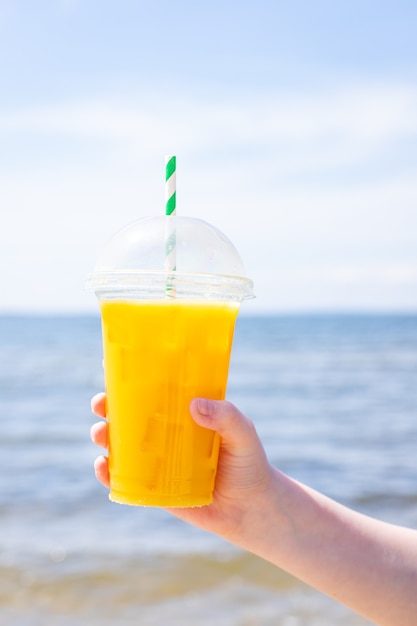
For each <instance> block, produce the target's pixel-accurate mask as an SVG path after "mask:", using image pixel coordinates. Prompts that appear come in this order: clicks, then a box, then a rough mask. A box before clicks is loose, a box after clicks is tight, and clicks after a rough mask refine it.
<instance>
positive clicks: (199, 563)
mask: <svg viewBox="0 0 417 626" xmlns="http://www.w3.org/2000/svg"><path fill="white" fill-rule="evenodd" d="M102 389H103V373H102V344H101V327H100V319H99V317H98V316H95V315H88V316H81V315H76V316H62V315H61V316H30V315H23V316H16V315H7V316H6V315H3V316H0V524H1V532H0V624H1V625H3V624H4V625H7V626H14V625H16V626H49V625H51V626H87V625H88V626H96V625H97V626H98V625H100V626H107V625H116V626H119V625H120V626H123V625H125V624H126V625H127V624H138V625H140V626H161V625H169V626H188V625H189V626H191V625H192V626H195V625H196V624H198V625H199V626H212V625H213V624H216V626H269V625H274V626H338V625H340V626H342V625H343V626H364V625H365V624H369V622H367V621H366V620H364V619H363V618H361V617H358V616H357V615H355V614H354V613H353V612H352V611H351V610H349V609H347V608H345V607H343V606H341V605H339V604H338V603H336V602H335V601H333V600H331V599H329V598H328V597H326V596H325V595H323V594H321V593H319V592H317V591H315V590H313V589H311V588H310V587H308V586H306V585H305V584H303V583H301V582H300V581H298V580H296V579H295V578H293V577H291V576H289V575H288V574H286V573H285V572H284V571H282V570H280V569H279V568H276V567H274V566H273V565H271V564H269V563H266V562H264V561H262V560H261V559H259V558H258V557H255V556H253V555H251V554H248V553H246V552H244V551H242V550H239V549H238V548H236V547H233V546H231V545H229V544H228V543H226V542H225V541H224V540H222V539H220V538H219V537H216V536H214V535H211V534H209V533H206V532H203V531H201V530H197V529H195V528H193V527H191V526H189V525H187V524H185V523H184V522H181V521H180V520H178V519H176V518H174V517H172V516H171V515H170V514H169V513H167V512H166V511H164V510H160V509H156V508H142V507H127V506H122V505H118V504H114V503H111V502H110V501H109V500H108V497H107V491H106V489H105V488H104V487H103V486H102V485H100V484H99V483H98V482H97V481H96V479H95V477H94V472H93V461H94V458H95V457H96V456H97V454H98V453H99V452H100V451H99V450H98V449H97V448H96V447H95V446H94V445H93V444H92V443H91V441H90V438H89V431H90V427H91V425H92V424H93V423H94V422H95V421H96V418H95V417H94V416H93V415H92V414H91V411H90V398H91V397H92V395H93V394H95V393H96V392H98V391H101V390H102ZM228 399H229V400H231V401H232V402H234V403H235V404H237V405H238V406H239V407H240V409H241V410H242V411H243V412H245V413H246V414H247V415H249V416H250V417H251V418H252V420H253V421H254V422H255V425H256V428H257V430H258V433H259V435H260V436H261V438H262V440H263V442H264V445H265V448H266V451H267V454H268V456H269V458H270V461H271V462H272V463H273V464H274V465H276V466H277V467H279V468H280V469H281V470H282V471H284V472H285V473H287V474H289V475H290V476H292V477H294V478H296V479H298V480H300V481H302V482H304V483H307V484H308V485H310V486H311V487H313V488H315V489H318V490H320V491H322V492H324V493H325V494H327V495H328V496H330V497H332V498H334V499H336V500H338V501H339V502H342V503H344V504H346V505H347V506H350V507H352V508H354V509H356V510H359V511H361V512H363V513H365V514H368V515H371V516H375V517H378V518H380V519H384V520H387V521H389V522H393V523H396V524H401V525H406V526H410V527H414V528H416V527H417V315H412V314H403V315H400V314H395V315H388V314H387V315H383V314H380V315H373V314H372V315H371V314H369V315H365V314H363V315H362V314H354V315H351V314H337V315H330V314H326V315H319V314H315V315H304V314H303V315H301V314H300V315H262V316H258V317H257V316H250V315H247V314H245V313H243V312H242V313H241V315H240V316H239V319H238V322H237V326H236V332H235V341H234V347H233V354H232V360H231V367H230V377H229V386H228Z"/></svg>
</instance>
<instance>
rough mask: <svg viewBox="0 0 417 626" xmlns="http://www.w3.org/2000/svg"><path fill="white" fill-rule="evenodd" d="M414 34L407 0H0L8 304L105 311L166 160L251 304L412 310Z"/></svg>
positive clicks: (415, 9) (1, 252)
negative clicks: (95, 286) (98, 263)
mask: <svg viewBox="0 0 417 626" xmlns="http://www.w3.org/2000/svg"><path fill="white" fill-rule="evenodd" d="M416 27H417V4H416V3H414V2H411V1H409V2H405V1H401V0H400V1H397V2H384V1H379V2H377V1H371V0H361V1H358V0H353V1H350V2H343V3H342V2H335V1H334V0H333V1H330V0H328V1H319V0H318V1H314V2H309V1H307V0H304V1H302V0H298V1H297V0H295V1H294V2H291V3H288V2H281V1H279V0H276V1H272V0H270V1H267V0H257V1H256V2H255V1H252V2H245V1H240V2H238V1H236V0H230V1H227V0H222V1H217V0H216V1H214V2H211V3H198V2H195V1H194V2H191V1H189V2H185V1H181V0H178V1H177V2H172V3H171V2H168V1H167V0H165V1H164V2H162V1H160V0H149V1H146V2H145V1H141V0H137V1H136V2H134V1H133V0H121V1H120V2H114V1H113V2H109V1H107V0H101V1H100V0H49V1H46V0H37V2H31V1H30V0H0V58H1V59H2V63H1V64H0V84H1V92H0V93H1V97H0V262H1V268H2V283H3V288H2V291H1V294H0V311H27V312H29V311H58V312H66V311H68V312H72V311H94V310H96V303H95V299H94V296H93V295H92V294H89V293H86V292H84V291H83V284H84V280H85V276H86V274H87V273H88V272H89V271H90V270H91V268H92V266H93V265H94V261H95V259H96V258H97V256H98V254H99V253H100V250H101V249H102V247H103V246H104V244H105V243H106V241H107V240H108V239H109V237H111V235H112V234H113V233H114V232H116V231H117V230H118V229H119V228H121V227H122V226H124V225H125V224H126V223H128V222H130V221H132V220H134V219H136V218H139V217H142V216H145V215H158V214H160V213H162V212H163V210H164V157H165V155H166V154H176V155H177V162H178V174H177V193H178V212H179V213H181V214H184V215H192V216H196V217H201V218H203V219H207V220H208V221H211V222H212V223H213V224H215V225H216V226H218V227H219V228H220V229H222V230H223V231H224V232H225V233H226V234H227V235H228V236H229V237H230V238H231V239H232V240H233V242H234V243H235V245H236V247H237V248H238V249H239V251H240V253H241V256H242V258H243V261H244V263H245V266H246V269H247V273H248V274H249V275H250V276H251V277H252V278H253V280H254V282H255V290H256V293H257V299H256V300H255V301H253V302H250V303H247V304H246V305H245V310H246V311H247V312H249V311H266V310H277V311H311V310H378V311H383V310H392V309H394V310H416V308H417V44H416V42H415V39H416V37H415V32H416Z"/></svg>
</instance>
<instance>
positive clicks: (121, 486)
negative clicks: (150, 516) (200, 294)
mask: <svg viewBox="0 0 417 626" xmlns="http://www.w3.org/2000/svg"><path fill="white" fill-rule="evenodd" d="M100 306H101V313H102V325H103V344H104V369H105V379H106V391H107V413H108V423H109V470H110V499H111V500H113V501H115V502H120V503H124V504H136V505H149V506H198V505H203V504H208V503H210V502H211V501H212V495H213V488H214V481H215V474H216V467H217V458H218V451H219V437H218V435H217V434H216V433H214V432H213V431H210V430H207V429H205V428H201V427H200V426H197V424H195V422H194V421H193V419H192V418H191V416H190V411H189V405H190V402H191V400H192V398H194V397H196V396H202V397H207V398H212V399H217V400H221V399H223V398H224V397H225V393H226V384H227V377H228V369H229V360H230V351H231V347H232V341H233V332H234V325H235V320H236V316H237V313H238V309H239V304H238V303H237V302H221V301H203V300H201V301H200V300H181V299H175V298H173V299H169V298H167V299H165V300H160V301H157V300H142V301H140V300H132V301H116V300H102V301H101V303H100Z"/></svg>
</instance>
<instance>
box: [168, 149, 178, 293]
mask: <svg viewBox="0 0 417 626" xmlns="http://www.w3.org/2000/svg"><path fill="white" fill-rule="evenodd" d="M176 169H177V158H176V157H175V156H167V157H166V161H165V215H166V218H167V219H166V231H165V271H166V272H175V270H176V269H177V261H176V256H177V255H176V246H177V241H176V231H175V216H176V203H177V192H176ZM166 295H167V296H170V297H175V286H174V285H173V282H172V277H171V279H170V280H167V284H166Z"/></svg>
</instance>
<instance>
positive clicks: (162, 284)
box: [86, 216, 254, 301]
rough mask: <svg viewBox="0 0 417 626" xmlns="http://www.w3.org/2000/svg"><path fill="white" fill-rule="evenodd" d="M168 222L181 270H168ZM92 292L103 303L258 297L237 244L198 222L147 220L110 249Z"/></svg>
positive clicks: (97, 271) (121, 233)
mask: <svg viewBox="0 0 417 626" xmlns="http://www.w3.org/2000/svg"><path fill="white" fill-rule="evenodd" d="M168 220H169V229H170V232H171V233H172V232H174V233H175V270H173V269H169V270H168V269H167V268H166V243H167V225H168ZM167 285H169V286H170V289H168V290H167ZM86 287H87V288H88V289H93V290H94V291H95V292H96V294H97V296H98V297H99V298H100V299H122V298H123V299H124V298H127V299H131V298H134V299H135V298H136V299H145V298H146V299H155V298H161V297H166V296H167V293H168V294H169V292H170V293H171V295H172V294H175V297H177V298H203V299H220V300H229V301H241V300H243V299H246V298H253V297H254V294H253V283H252V281H251V280H250V279H249V278H247V277H246V273H245V269H244V266H243V263H242V260H241V258H240V256H239V254H238V252H237V250H236V248H235V247H234V245H233V244H232V242H231V241H230V240H229V239H228V238H227V237H226V236H225V235H224V234H223V233H222V232H221V231H220V230H218V229H217V228H215V227H214V226H212V225H211V224H208V223H207V222H205V221H203V220H200V219H197V218H192V217H170V218H166V217H165V216H158V217H145V218H142V219H139V220H137V221H135V222H132V223H131V224H128V225H127V226H125V227H124V228H122V230H120V231H119V232H118V233H116V235H114V237H113V238H112V239H110V241H109V242H108V244H107V245H106V246H105V248H104V250H103V252H102V253H101V255H100V257H99V259H98V261H97V263H96V265H95V267H94V270H93V272H92V273H91V274H90V275H89V276H88V279H87V285H86Z"/></svg>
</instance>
